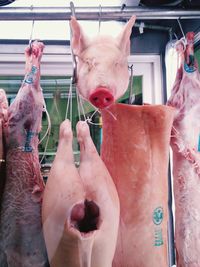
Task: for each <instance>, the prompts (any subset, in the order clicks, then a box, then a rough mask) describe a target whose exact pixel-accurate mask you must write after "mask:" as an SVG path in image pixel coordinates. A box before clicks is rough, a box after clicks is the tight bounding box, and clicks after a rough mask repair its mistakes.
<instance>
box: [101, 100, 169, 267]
mask: <svg viewBox="0 0 200 267" xmlns="http://www.w3.org/2000/svg"><path fill="white" fill-rule="evenodd" d="M109 111H110V112H112V114H113V115H114V116H115V117H116V119H114V117H113V116H111V115H110V114H109V113H108V112H107V110H102V118H103V144H102V151H101V153H102V159H103V161H104V162H105V164H106V166H107V168H108V170H109V172H110V174H111V176H112V178H113V180H114V183H115V185H116V188H117V191H118V194H119V199H120V210H121V213H120V226H119V234H118V243H117V249H116V253H115V257H114V263H113V267H150V266H152V267H168V255H167V247H168V240H167V222H168V179H167V170H168V156H169V155H168V153H169V142H170V132H171V126H172V120H173V109H172V108H169V107H166V106H162V105H158V106H151V105H145V106H131V105H125V104H115V105H113V106H112V107H111V108H109Z"/></svg>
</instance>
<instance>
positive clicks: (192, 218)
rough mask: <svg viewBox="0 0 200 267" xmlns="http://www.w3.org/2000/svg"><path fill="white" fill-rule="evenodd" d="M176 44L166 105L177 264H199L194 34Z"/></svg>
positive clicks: (199, 89)
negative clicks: (170, 112) (170, 118)
mask: <svg viewBox="0 0 200 267" xmlns="http://www.w3.org/2000/svg"><path fill="white" fill-rule="evenodd" d="M186 39H187V45H186V50H185V52H184V44H182V45H181V43H179V45H178V51H179V53H180V58H181V60H182V64H181V67H180V68H179V69H178V71H177V76H176V80H175V83H174V87H173V89H172V92H171V96H170V98H169V100H168V105H170V106H172V107H175V108H176V115H175V119H174V122H173V130H172V138H171V146H172V150H173V180H174V198H175V247H176V256H177V266H178V267H198V266H200V238H199V237H200V206H199V203H200V154H199V153H200V102H199V99H200V76H199V71H198V65H197V62H196V61H195V59H194V48H193V43H194V33H188V34H187V35H186Z"/></svg>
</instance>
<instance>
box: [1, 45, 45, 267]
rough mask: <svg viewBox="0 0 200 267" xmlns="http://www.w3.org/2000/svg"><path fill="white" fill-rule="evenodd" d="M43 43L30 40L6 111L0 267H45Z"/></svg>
mask: <svg viewBox="0 0 200 267" xmlns="http://www.w3.org/2000/svg"><path fill="white" fill-rule="evenodd" d="M43 48H44V45H43V44H42V43H40V42H36V41H35V42H34V43H33V44H32V48H31V49H30V47H28V48H27V49H26V51H25V53H26V75H25V79H24V82H23V84H22V86H21V88H20V89H19V92H18V94H17V96H16V98H15V100H14V102H13V103H12V104H11V105H10V107H9V108H8V122H7V126H6V129H5V136H6V152H7V153H6V172H7V173H6V184H5V189H4V194H3V200H2V216H1V220H0V266H6V267H36V266H37V267H46V266H48V261H47V255H46V248H45V243H44V239H43V234H42V221H41V198H42V193H43V190H44V183H43V180H42V177H41V174H40V164H39V158H38V142H39V140H38V133H39V131H40V129H41V119H42V110H43V104H44V99H43V94H42V91H41V88H40V60H41V56H42V52H43Z"/></svg>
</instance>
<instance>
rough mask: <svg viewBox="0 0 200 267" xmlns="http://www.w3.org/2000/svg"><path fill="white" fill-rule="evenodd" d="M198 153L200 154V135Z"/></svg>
mask: <svg viewBox="0 0 200 267" xmlns="http://www.w3.org/2000/svg"><path fill="white" fill-rule="evenodd" d="M198 152H200V135H199V143H198Z"/></svg>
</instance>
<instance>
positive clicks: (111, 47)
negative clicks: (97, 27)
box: [70, 16, 135, 109]
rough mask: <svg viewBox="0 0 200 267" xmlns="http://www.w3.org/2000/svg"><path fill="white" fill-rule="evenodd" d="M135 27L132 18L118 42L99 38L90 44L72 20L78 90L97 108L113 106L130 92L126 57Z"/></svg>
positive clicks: (111, 38) (76, 23) (107, 38)
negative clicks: (128, 89)
mask: <svg viewBox="0 0 200 267" xmlns="http://www.w3.org/2000/svg"><path fill="white" fill-rule="evenodd" d="M134 23H135V16H132V17H131V18H130V20H129V21H128V22H127V24H126V25H125V27H124V29H123V31H122V32H121V34H120V35H119V36H118V37H117V38H113V37H111V36H104V35H102V36H101V35H99V36H97V37H96V38H94V39H93V40H89V39H88V37H87V36H86V35H85V34H84V33H83V31H82V29H81V27H80V25H79V23H78V22H77V21H76V19H75V18H74V17H72V19H71V22H70V25H71V29H72V33H73V38H72V44H71V46H72V49H73V52H74V54H75V55H76V56H77V63H78V65H77V80H78V83H77V88H78V91H79V93H80V94H81V95H82V97H83V98H85V99H86V100H88V101H90V102H91V103H92V104H93V105H94V106H96V107H97V108H100V109H102V108H105V107H108V106H109V105H111V104H113V102H114V101H115V100H117V99H118V98H119V97H121V96H122V95H123V94H124V93H125V91H126V90H127V88H128V82H129V73H128V66H127V57H128V55H129V54H130V35H131V30H132V27H133V25H134Z"/></svg>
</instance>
